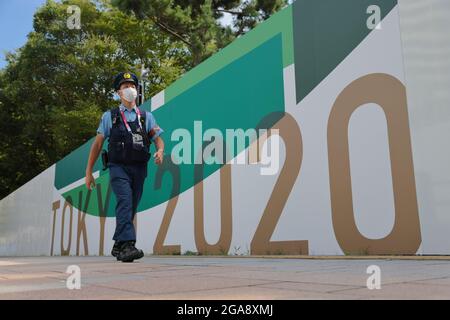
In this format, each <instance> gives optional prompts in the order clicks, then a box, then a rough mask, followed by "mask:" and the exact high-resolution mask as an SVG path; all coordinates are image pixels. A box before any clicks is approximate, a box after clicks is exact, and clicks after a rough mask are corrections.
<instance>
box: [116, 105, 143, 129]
mask: <svg viewBox="0 0 450 320" xmlns="http://www.w3.org/2000/svg"><path fill="white" fill-rule="evenodd" d="M134 110H135V111H136V113H137V117H138V122H139V128H141V130H142V126H141V112H140V111H139V108H134ZM120 114H121V115H122V120H123V122H124V123H125V127H126V128H127V130H128V132H129V133H131V128H130V126H129V124H128V122H127V119H126V118H125V114H124V113H123V110H120Z"/></svg>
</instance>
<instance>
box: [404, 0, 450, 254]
mask: <svg viewBox="0 0 450 320" xmlns="http://www.w3.org/2000/svg"><path fill="white" fill-rule="evenodd" d="M399 12H400V31H401V37H402V47H403V61H404V69H405V82H406V83H405V84H406V88H407V96H408V110H409V116H410V129H411V139H412V147H413V155H414V167H415V174H416V186H417V196H418V202H419V212H420V217H421V221H422V223H421V231H422V239H423V242H422V246H423V249H424V250H425V251H427V249H428V248H433V250H443V251H445V252H450V237H449V229H448V226H449V225H450V1H449V0H399ZM425 217H426V218H425Z"/></svg>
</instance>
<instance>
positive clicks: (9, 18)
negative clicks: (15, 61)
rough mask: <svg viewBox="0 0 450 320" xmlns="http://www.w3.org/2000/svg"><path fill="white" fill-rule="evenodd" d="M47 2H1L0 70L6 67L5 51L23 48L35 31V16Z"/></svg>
mask: <svg viewBox="0 0 450 320" xmlns="http://www.w3.org/2000/svg"><path fill="white" fill-rule="evenodd" d="M45 1H46V0H9V1H7V0H0V30H1V32H0V68H3V67H5V65H6V62H5V54H4V53H5V51H13V50H15V49H18V48H20V47H21V46H23V45H24V44H25V43H26V41H27V35H28V33H29V32H30V31H32V30H33V14H34V12H35V11H36V9H37V8H39V7H40V6H41V5H42V4H44V3H45Z"/></svg>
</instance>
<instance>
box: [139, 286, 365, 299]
mask: <svg viewBox="0 0 450 320" xmlns="http://www.w3.org/2000/svg"><path fill="white" fill-rule="evenodd" d="M138 299H154V300H156V299H159V300H165V299H171V300H234V301H236V303H238V302H239V303H244V301H245V300H300V299H305V300H312V299H314V300H316V299H319V300H324V299H328V300H357V298H355V297H354V296H351V295H346V294H324V293H315V292H306V291H303V292H302V291H292V290H285V289H276V288H265V287H261V286H255V287H243V288H239V290H236V289H235V288H224V289H215V290H201V291H196V292H185V293H171V294H157V295H151V296H143V297H140V298H138ZM237 300H239V301H237Z"/></svg>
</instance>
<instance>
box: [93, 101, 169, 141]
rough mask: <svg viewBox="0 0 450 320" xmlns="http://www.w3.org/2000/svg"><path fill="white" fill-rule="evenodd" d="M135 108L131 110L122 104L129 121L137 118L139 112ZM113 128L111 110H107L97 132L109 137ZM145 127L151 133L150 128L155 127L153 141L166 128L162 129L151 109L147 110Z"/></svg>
mask: <svg viewBox="0 0 450 320" xmlns="http://www.w3.org/2000/svg"><path fill="white" fill-rule="evenodd" d="M135 108H136V107H134V108H133V109H131V110H128V109H127V108H126V107H124V106H123V105H120V110H121V111H123V113H124V115H125V118H126V119H127V121H128V122H131V121H135V120H136V117H137V113H136V109H135ZM141 111H142V109H141ZM111 128H112V120H111V111H106V112H105V113H103V115H102V119H101V120H100V125H99V126H98V129H97V133H100V134H101V135H103V137H104V138H105V139H108V138H109V135H110V132H111ZM145 128H146V129H147V133H149V132H150V130H152V129H155V134H154V135H153V137H152V141H155V139H156V138H157V137H159V136H160V135H161V133H163V132H164V130H163V129H161V128H160V127H159V126H158V125H157V124H156V120H155V117H154V116H153V114H152V113H151V112H149V111H145Z"/></svg>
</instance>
